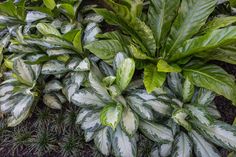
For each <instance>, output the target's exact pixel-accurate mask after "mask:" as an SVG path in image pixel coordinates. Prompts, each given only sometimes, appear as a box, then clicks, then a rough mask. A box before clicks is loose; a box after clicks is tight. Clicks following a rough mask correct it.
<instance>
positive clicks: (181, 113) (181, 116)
mask: <svg viewBox="0 0 236 157" xmlns="http://www.w3.org/2000/svg"><path fill="white" fill-rule="evenodd" d="M187 116H188V111H186V110H184V109H178V110H176V111H175V112H174V113H172V119H173V120H174V121H175V122H176V123H177V124H179V125H181V126H182V127H184V128H185V129H186V130H191V128H192V127H191V125H190V123H189V122H188V121H187V120H186V118H187Z"/></svg>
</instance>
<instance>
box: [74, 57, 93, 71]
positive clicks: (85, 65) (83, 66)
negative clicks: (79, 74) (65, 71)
mask: <svg viewBox="0 0 236 157" xmlns="http://www.w3.org/2000/svg"><path fill="white" fill-rule="evenodd" d="M74 70H75V71H89V70H90V61H89V60H88V58H85V59H83V60H82V61H81V62H80V63H79V65H78V66H76V68H75V69H74Z"/></svg>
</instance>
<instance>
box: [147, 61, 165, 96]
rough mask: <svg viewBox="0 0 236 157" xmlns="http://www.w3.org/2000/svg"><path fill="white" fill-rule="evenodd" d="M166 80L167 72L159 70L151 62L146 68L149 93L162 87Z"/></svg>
mask: <svg viewBox="0 0 236 157" xmlns="http://www.w3.org/2000/svg"><path fill="white" fill-rule="evenodd" d="M165 80H166V74H165V73H163V72H158V71H157V68H156V66H155V65H153V64H150V65H148V66H146V67H145V68H144V80H143V82H144V85H145V88H146V90H147V92H148V93H151V92H152V91H154V90H155V88H158V87H161V86H162V85H163V83H164V82H165Z"/></svg>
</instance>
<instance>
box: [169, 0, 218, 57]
mask: <svg viewBox="0 0 236 157" xmlns="http://www.w3.org/2000/svg"><path fill="white" fill-rule="evenodd" d="M215 5H216V0H183V1H182V2H181V6H180V8H179V11H178V16H177V17H176V19H175V21H174V23H173V25H172V27H171V31H170V34H169V37H168V38H167V43H166V46H165V51H166V53H167V54H168V56H169V55H171V54H172V53H175V50H176V49H177V48H179V47H180V46H181V44H182V43H183V42H184V41H185V40H188V39H190V38H191V37H192V36H193V35H194V34H196V33H197V32H198V31H199V30H200V28H201V27H202V26H203V25H204V24H205V22H206V20H207V18H208V16H209V15H210V14H211V13H212V11H213V10H214V8H215Z"/></svg>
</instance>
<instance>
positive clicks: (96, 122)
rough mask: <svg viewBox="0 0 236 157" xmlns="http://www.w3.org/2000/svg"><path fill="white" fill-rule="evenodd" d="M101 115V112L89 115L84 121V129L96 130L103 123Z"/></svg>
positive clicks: (82, 125)
mask: <svg viewBox="0 0 236 157" xmlns="http://www.w3.org/2000/svg"><path fill="white" fill-rule="evenodd" d="M99 116H100V113H99V112H97V113H93V114H89V115H87V116H86V117H85V118H84V120H83V121H82V124H81V128H82V129H83V130H84V131H88V132H95V131H96V130H97V129H99V128H100V127H101V125H102V124H101V122H100V118H99Z"/></svg>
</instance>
